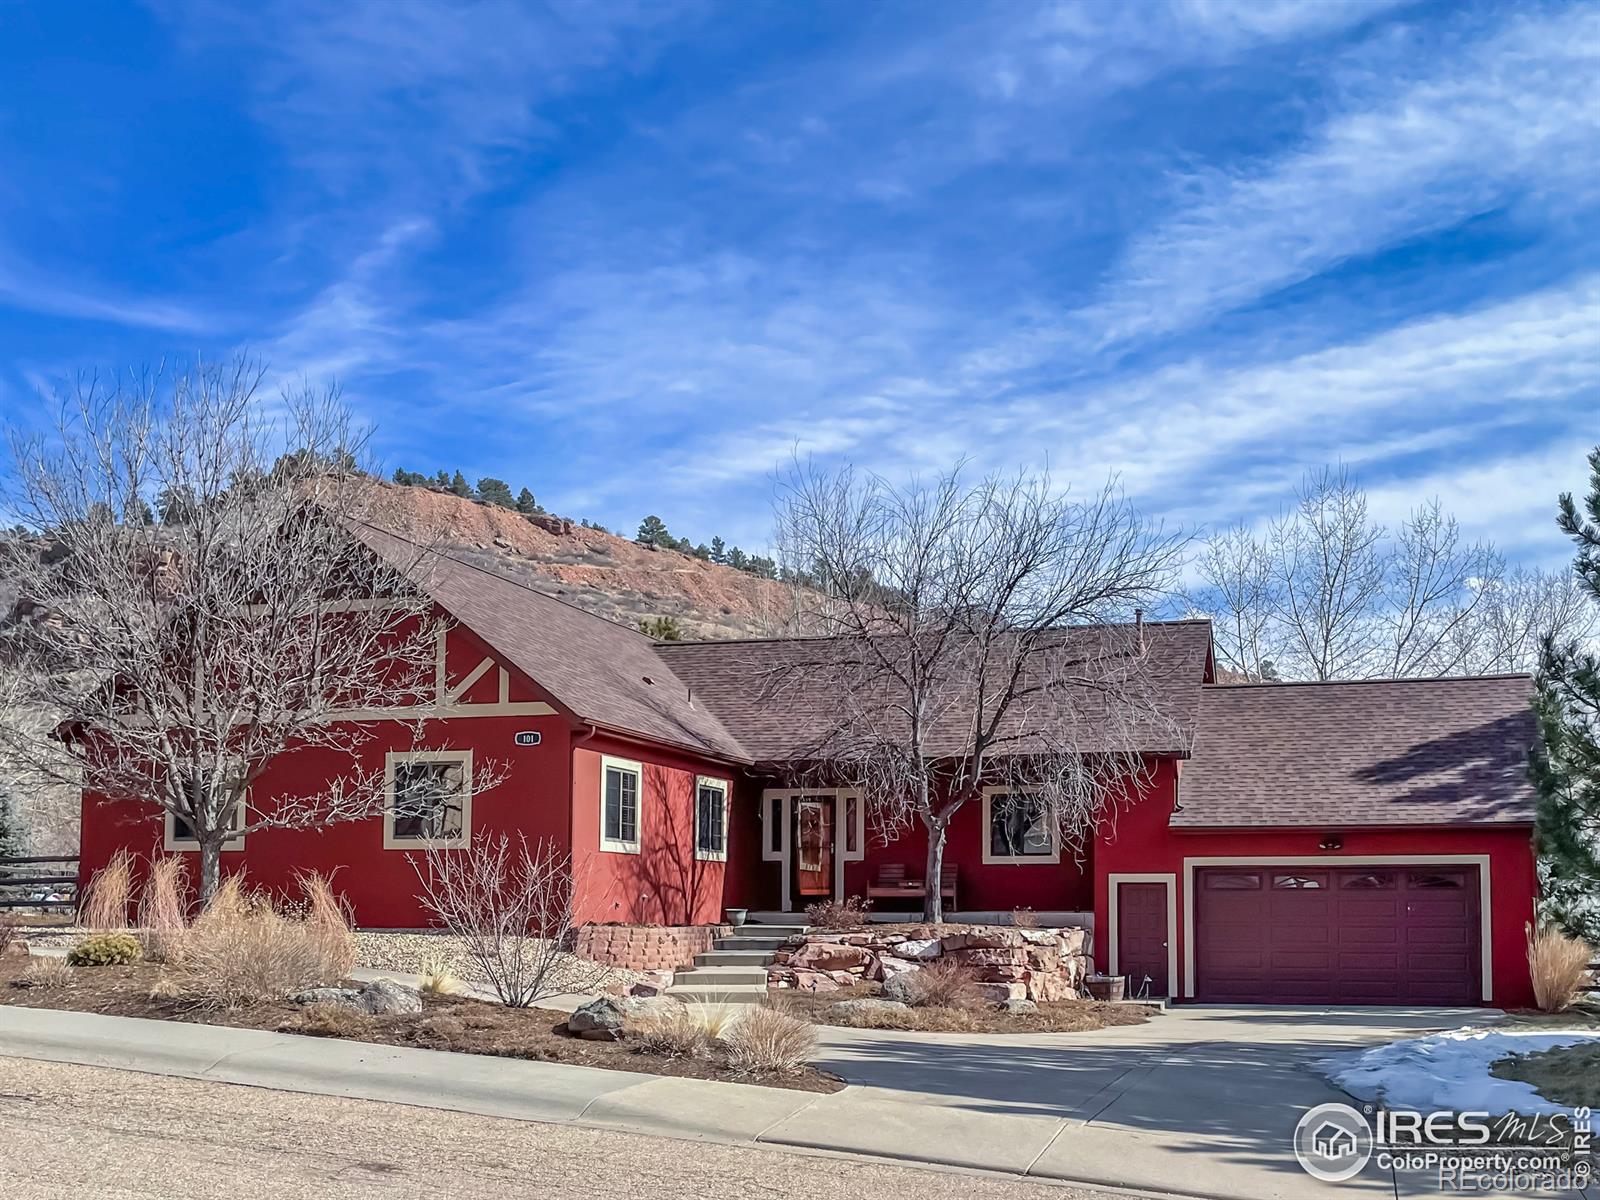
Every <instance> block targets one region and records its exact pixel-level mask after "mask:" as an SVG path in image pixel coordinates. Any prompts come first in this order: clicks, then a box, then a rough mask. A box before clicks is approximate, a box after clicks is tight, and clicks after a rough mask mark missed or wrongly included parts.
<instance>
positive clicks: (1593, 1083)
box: [1489, 1041, 1600, 1109]
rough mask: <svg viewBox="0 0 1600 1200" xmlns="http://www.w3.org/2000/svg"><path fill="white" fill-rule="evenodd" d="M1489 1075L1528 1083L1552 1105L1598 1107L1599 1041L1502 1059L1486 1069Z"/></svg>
mask: <svg viewBox="0 0 1600 1200" xmlns="http://www.w3.org/2000/svg"><path fill="white" fill-rule="evenodd" d="M1489 1074H1491V1075H1493V1076H1494V1077H1495V1078H1497V1079H1520V1080H1521V1081H1522V1082H1523V1083H1528V1084H1532V1085H1533V1088H1534V1090H1535V1091H1537V1092H1538V1093H1539V1094H1540V1095H1541V1096H1543V1097H1544V1098H1545V1099H1546V1100H1548V1101H1550V1102H1551V1103H1552V1104H1564V1105H1566V1106H1567V1107H1568V1108H1579V1107H1583V1108H1591V1109H1592V1108H1596V1107H1600V1041H1587V1042H1579V1043H1577V1044H1576V1045H1574V1046H1555V1047H1552V1048H1551V1049H1549V1050H1539V1051H1536V1052H1535V1053H1533V1054H1518V1055H1516V1056H1515V1057H1513V1058H1503V1059H1501V1060H1500V1061H1499V1062H1497V1063H1495V1064H1494V1065H1492V1066H1491V1067H1490V1068H1489Z"/></svg>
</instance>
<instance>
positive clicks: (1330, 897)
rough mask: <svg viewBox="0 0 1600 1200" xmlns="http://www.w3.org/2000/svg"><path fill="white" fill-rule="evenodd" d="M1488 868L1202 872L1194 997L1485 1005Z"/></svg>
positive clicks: (1196, 886) (1197, 879)
mask: <svg viewBox="0 0 1600 1200" xmlns="http://www.w3.org/2000/svg"><path fill="white" fill-rule="evenodd" d="M1480 870H1481V867H1479V866H1478V865H1468V864H1460V863H1448V864H1434V863H1426V862H1419V863H1375V864H1371V865H1349V866H1342V865H1341V866H1334V865H1333V864H1332V863H1329V862H1327V861H1326V860H1323V861H1321V862H1319V863H1317V864H1316V865H1315V866H1307V865H1296V864H1293V863H1289V864H1285V865H1282V866H1254V865H1249V866H1244V865H1241V866H1208V867H1201V868H1197V869H1195V871H1194V878H1193V905H1194V907H1193V920H1194V930H1193V935H1194V942H1193V948H1194V999H1196V1000H1198V1001H1202V1002H1211V1003H1246V1004H1248V1003H1275V1004H1450V1005H1454V1004H1479V1003H1482V1001H1483V998H1484V996H1483V983H1482V980H1483V940H1482V924H1481V922H1482V913H1481V911H1480V908H1481V903H1480V882H1481V881H1480V875H1479V872H1480Z"/></svg>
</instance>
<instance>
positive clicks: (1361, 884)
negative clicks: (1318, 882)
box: [1339, 871, 1394, 892]
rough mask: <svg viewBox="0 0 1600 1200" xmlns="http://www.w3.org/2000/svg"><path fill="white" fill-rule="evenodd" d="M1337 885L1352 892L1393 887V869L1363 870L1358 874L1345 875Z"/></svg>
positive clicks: (1383, 889)
mask: <svg viewBox="0 0 1600 1200" xmlns="http://www.w3.org/2000/svg"><path fill="white" fill-rule="evenodd" d="M1339 886H1340V887H1342V888H1344V889H1346V890H1347V891H1352V892H1374V891H1387V890H1389V889H1391V888H1393V887H1394V872H1393V871H1363V872H1361V873H1360V874H1359V875H1346V876H1344V877H1343V878H1342V879H1340V880H1339Z"/></svg>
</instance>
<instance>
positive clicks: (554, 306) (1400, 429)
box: [0, 0, 1600, 565]
mask: <svg viewBox="0 0 1600 1200" xmlns="http://www.w3.org/2000/svg"><path fill="white" fill-rule="evenodd" d="M1597 74H1600V6H1596V5H1594V4H1581V3H1578V4H1559V3H1549V4H1543V3H1524V4H1518V3H1503V4H1502V3H1484V4H1467V5H1462V4H1449V5H1432V4H1426V3H1403V2H1391V0H1341V2H1317V0H1301V2H1292V3H1291V2H1286V0H1237V2H1235V3H1210V2H1207V0H1132V2H1129V3H1112V2H1111V0H1104V2H1088V3H1075V4H1059V5H1050V4H1028V3H1023V2H1022V0H996V2H994V3H990V4H977V3H966V2H962V3H956V2H953V0H935V2H927V0H923V2H920V3H909V4H896V3H890V2H888V0H881V2H877V3H873V4H868V5H862V4H859V3H827V2H820V3H819V2H813V3H807V4H778V3H754V4H714V3H700V2H688V3H677V2H674V0H650V2H644V3H637V4H635V3H631V2H629V0H604V2H597V3H593V4H562V5H551V6H535V5H532V4H521V3H494V2H484V3H471V4H466V3H463V4H442V3H441V4H424V3H421V2H420V0H415V2H414V0H389V2H386V3H379V2H375V0H373V2H368V3H361V2H359V0H352V2H351V3H348V4H338V5H331V4H326V3H315V2H310V0H307V2H300V0H282V2H276V0H272V2H264V3H252V4H248V5H241V4H207V3H176V2H173V3H168V2H165V0H161V2H157V3H153V4H149V5H132V4H110V3H93V2H90V0H79V2H76V3H72V4H59V3H47V2H43V0H41V2H38V3H32V4H28V3H17V4H10V5H7V6H5V7H3V8H0V406H3V408H4V409H5V410H6V413H7V415H10V416H14V417H19V418H20V419H22V420H24V421H26V420H28V419H29V418H30V415H31V413H32V412H33V411H34V410H35V407H36V406H37V404H38V400H37V396H38V394H39V389H40V388H47V387H48V386H49V384H50V382H51V380H53V379H56V378H59V377H61V376H62V375H63V374H65V373H68V372H70V371H72V370H74V369H76V368H80V367H86V366H101V367H105V366H110V367H116V366H119V365H120V366H131V365H137V364H143V363H151V362H155V361H157V360H161V359H167V360H171V359H173V358H181V357H183V356H187V355H193V354H196V353H204V354H208V355H218V354H223V353H228V352H231V351H234V350H237V349H241V348H242V349H246V350H249V351H251V352H253V353H255V354H257V355H259V356H261V357H263V358H265V359H266V360H268V361H269V362H270V364H271V366H272V368H273V370H274V371H275V372H276V373H277V374H278V375H279V376H281V377H284V378H293V377H299V376H302V375H303V376H305V377H308V378H310V379H312V380H318V381H320V380H326V379H336V380H337V381H338V382H339V383H340V384H341V385H342V387H343V389H344V393H345V396H346V397H347V399H348V400H349V401H350V402H351V403H352V404H354V405H355V406H356V407H358V408H359V409H360V410H361V411H362V412H363V413H364V414H366V415H367V416H368V417H370V418H371V419H372V420H373V421H375V422H376V423H377V426H378V447H379V450H380V451H381V454H382V456H383V457H384V458H385V460H386V462H387V465H388V466H389V467H391V468H392V467H394V466H401V465H403V466H407V467H411V468H414V469H423V470H432V469H434V468H436V467H440V466H445V467H452V468H453V467H457V466H459V467H461V468H462V469H463V470H465V472H466V473H467V474H468V476H469V477H473V478H476V477H477V476H479V475H497V476H500V477H503V478H505V479H507V480H509V481H510V482H511V483H512V484H513V486H514V487H515V486H520V485H522V484H527V485H529V486H531V487H532V488H533V490H534V492H535V493H536V494H537V495H538V496H539V498H540V499H541V501H543V502H544V503H546V504H547V505H548V506H550V507H552V508H554V509H555V510H557V511H560V512H563V513H566V514H569V515H572V516H574V517H590V518H593V519H596V520H599V521H602V522H604V523H605V524H607V525H611V526H620V527H624V528H627V529H630V530H631V528H632V527H633V526H634V525H635V524H636V523H637V522H638V520H639V518H640V517H641V516H643V515H644V514H645V513H646V512H656V513H659V514H660V515H661V516H662V517H663V518H665V519H666V521H667V523H668V525H669V526H670V527H671V528H672V529H673V530H674V532H678V533H682V534H687V535H688V536H690V537H692V538H694V539H695V540H702V539H708V538H709V537H710V536H711V535H712V534H713V533H721V534H722V535H723V536H725V537H727V538H729V539H730V540H733V541H739V542H742V543H744V544H746V545H758V544H760V543H761V542H763V540H764V539H765V537H766V535H767V532H768V529H769V526H770V501H771V496H772V490H773V489H772V477H773V473H774V471H775V469H777V468H778V467H780V466H781V465H782V463H783V461H784V460H785V459H786V458H787V456H788V455H789V454H790V453H791V451H792V450H793V449H795V448H796V447H798V448H799V450H800V451H801V452H802V453H809V454H814V455H816V456H817V457H819V458H821V459H825V460H835V459H849V460H851V461H854V462H856V463H858V464H860V465H862V466H865V467H869V468H872V469H876V470H880V471H883V472H886V473H889V474H899V473H903V472H906V471H908V470H913V469H918V468H921V469H933V468H938V467H942V466H944V465H947V464H948V463H949V462H950V461H951V460H953V459H954V458H955V457H956V456H958V455H963V454H965V455H968V456H970V457H971V458H972V459H974V460H975V463H976V464H977V465H979V466H981V467H997V468H1000V467H1004V468H1010V467H1015V466H1019V465H1029V466H1040V465H1043V464H1045V463H1048V464H1049V466H1050V468H1051V470H1052V473H1053V475H1054V477H1055V478H1056V479H1058V480H1060V481H1062V482H1066V481H1080V482H1081V483H1082V484H1084V485H1087V486H1095V485H1098V483H1099V482H1100V481H1102V480H1103V479H1104V478H1105V476H1106V474H1107V473H1108V472H1115V473H1117V474H1119V475H1120V477H1121V479H1122V480H1123V483H1124V485H1125V486H1126V488H1127V489H1128V491H1129V492H1130V493H1131V494H1132V495H1133V496H1134V497H1135V498H1137V499H1138V501H1139V502H1140V503H1141V504H1142V505H1143V506H1145V507H1146V508H1148V509H1150V510H1152V511H1154V512H1157V513H1160V514H1162V515H1163V516H1165V517H1166V518H1168V519H1170V520H1172V521H1174V522H1177V523H1180V524H1184V525H1189V526H1193V525H1196V524H1200V523H1209V522H1219V521H1230V520H1234V519H1245V520H1259V519H1262V518H1264V517H1267V516H1270V515H1271V514H1272V513H1274V512H1275V511H1276V510H1277V508H1278V507H1279V505H1280V504H1281V503H1282V502H1283V500H1284V499H1285V497H1286V496H1287V495H1288V494H1289V492H1290V490H1291V489H1292V488H1293V486H1294V484H1295V482H1296V480H1297V479H1298V477H1299V476H1300V474H1301V472H1302V471H1303V470H1304V469H1306V468H1307V467H1311V466H1316V465H1319V464H1322V463H1324V462H1328V461H1333V460H1338V459H1342V460H1343V461H1345V462H1347V463H1348V464H1349V465H1350V466H1351V467H1352V468H1353V469H1354V470H1355V471H1356V473H1357V474H1358V475H1359V476H1360V477H1361V478H1362V479H1363V480H1364V481H1365V482H1366V483H1367V484H1368V486H1369V487H1370V488H1371V490H1372V492H1373V499H1374V503H1375V506H1376V508H1377V510H1378V512H1379V514H1380V515H1381V516H1383V517H1385V518H1387V519H1389V520H1394V519H1397V518H1398V517H1400V516H1401V515H1403V513H1404V512H1405V511H1406V510H1407V509H1408V508H1409V507H1410V506H1411V505H1412V504H1414V503H1416V502H1417V501H1418V500H1421V499H1423V498H1426V497H1431V496H1438V497H1440V498H1441V499H1442V500H1443V501H1444V503H1445V504H1446V506H1447V507H1450V508H1452V509H1454V510H1455V511H1456V512H1457V513H1458V514H1459V516H1460V517H1461V518H1462V520H1463V522H1464V524H1465V525H1466V526H1467V528H1468V529H1469V530H1470V531H1471V532H1473V533H1475V534H1481V535H1484V536H1488V537H1492V538H1494V539H1495V540H1496V541H1498V542H1499V543H1500V544H1501V545H1502V546H1503V547H1504V548H1506V549H1507V550H1508V551H1510V552H1511V553H1512V554H1514V555H1516V556H1518V557H1521V558H1524V559H1527V560H1529V561H1537V562H1540V563H1543V564H1547V565H1554V564H1556V563H1558V562H1560V561H1561V560H1562V559H1564V558H1565V557H1566V556H1567V549H1566V547H1565V546H1564V545H1563V544H1562V542H1561V540H1560V538H1559V536H1558V535H1557V534H1556V532H1555V531H1554V528H1553V526H1552V524H1551V519H1550V518H1551V512H1552V499H1553V494H1554V492H1555V491H1557V490H1559V489H1560V488H1562V487H1568V488H1571V487H1576V486H1580V485H1581V484H1582V482H1583V474H1582V456H1583V453H1584V452H1585V450H1586V449H1587V447H1589V446H1590V445H1593V444H1594V443H1596V442H1597V441H1600V419H1597V414H1600V240H1597V239H1596V237H1595V236H1594V230H1595V227H1596V219H1597V217H1600V169H1597V168H1600V102H1597V100H1596V97H1595V92H1594V80H1595V79H1596V77H1597Z"/></svg>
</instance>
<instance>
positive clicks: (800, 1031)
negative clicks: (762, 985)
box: [727, 1004, 817, 1075]
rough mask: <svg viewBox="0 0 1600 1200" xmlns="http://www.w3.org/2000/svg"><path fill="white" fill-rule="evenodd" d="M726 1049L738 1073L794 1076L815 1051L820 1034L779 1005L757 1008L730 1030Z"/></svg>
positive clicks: (730, 1061)
mask: <svg viewBox="0 0 1600 1200" xmlns="http://www.w3.org/2000/svg"><path fill="white" fill-rule="evenodd" d="M727 1046H728V1065H729V1066H730V1067H732V1068H733V1069H734V1070H735V1071H743V1072H746V1073H748V1074H753V1075H781V1074H791V1073H793V1072H795V1071H798V1070H799V1069H800V1068H801V1067H803V1066H805V1064H806V1062H807V1060H809V1059H810V1057H811V1056H812V1054H814V1053H815V1052H816V1049H817V1031H816V1027H815V1026H813V1025H812V1024H811V1023H810V1022H809V1021H802V1020H800V1019H799V1018H798V1017H795V1016H793V1015H791V1014H790V1013H788V1012H785V1011H784V1010H783V1008H782V1007H781V1006H780V1005H775V1004H772V1005H766V1004H763V1005H755V1006H752V1007H751V1008H749V1009H748V1010H747V1011H746V1012H745V1014H744V1015H743V1016H742V1017H740V1018H739V1020H738V1021H737V1022H735V1023H734V1026H733V1028H732V1029H730V1030H729V1031H728V1036H727Z"/></svg>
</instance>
